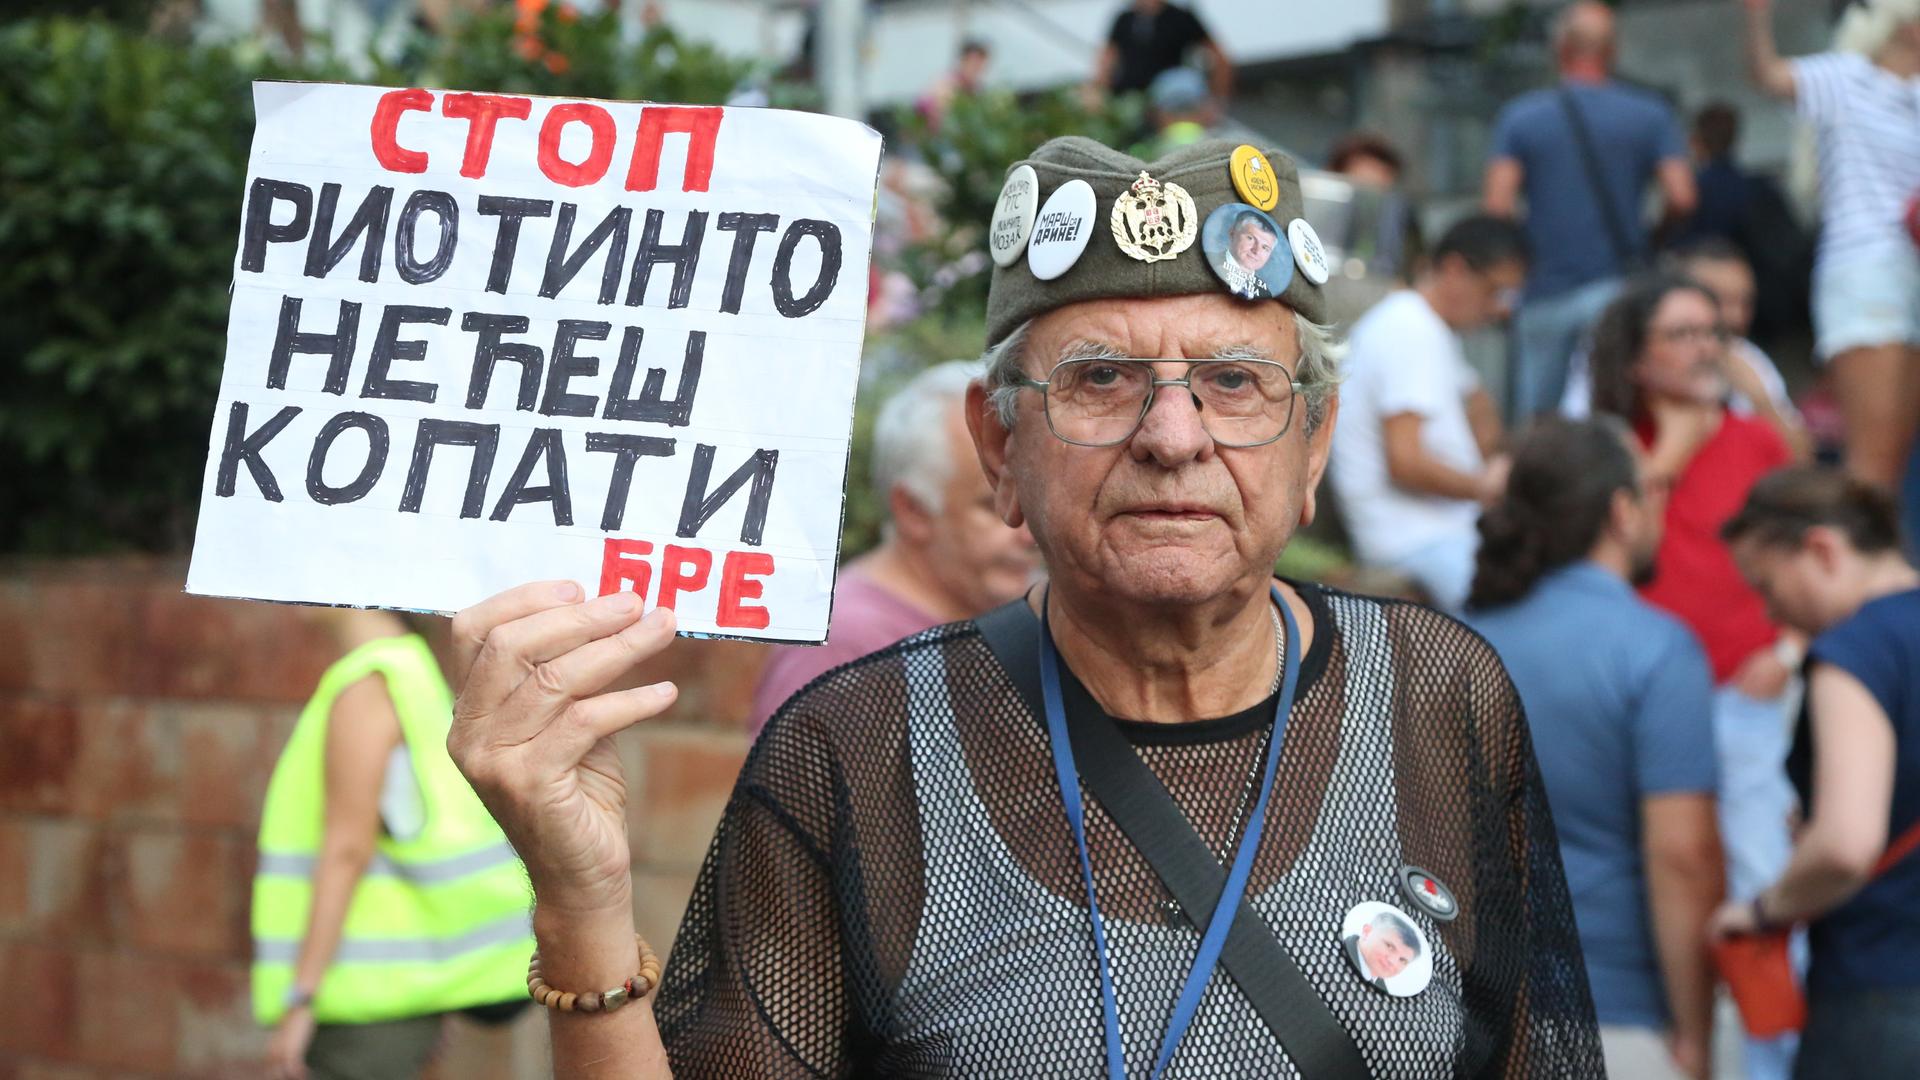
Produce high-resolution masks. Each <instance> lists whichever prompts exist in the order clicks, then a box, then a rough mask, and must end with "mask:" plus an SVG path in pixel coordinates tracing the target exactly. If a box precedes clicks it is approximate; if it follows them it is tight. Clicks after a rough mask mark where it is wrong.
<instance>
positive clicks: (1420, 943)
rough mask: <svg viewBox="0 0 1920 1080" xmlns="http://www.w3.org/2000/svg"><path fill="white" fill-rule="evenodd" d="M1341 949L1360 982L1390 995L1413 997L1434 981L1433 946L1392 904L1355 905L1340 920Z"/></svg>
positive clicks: (1375, 902)
mask: <svg viewBox="0 0 1920 1080" xmlns="http://www.w3.org/2000/svg"><path fill="white" fill-rule="evenodd" d="M1340 951H1341V953H1343V954H1344V955H1345V956H1346V958H1347V963H1349V964H1352V965H1353V969H1354V970H1355V971H1356V972H1358V973H1359V974H1360V978H1361V980H1362V981H1363V982H1365V983H1366V984H1367V985H1368V986H1371V987H1373V988H1374V989H1375V990H1378V991H1380V992H1381V993H1383V994H1387V995H1389V996H1391V997H1412V996H1413V995H1415V994H1417V993H1419V992H1420V991H1422V990H1425V989H1426V988H1427V984H1428V983H1430V982H1432V981H1433V946H1432V945H1431V944H1429V943H1428V941H1427V936H1426V935H1425V934H1423V933H1421V932H1420V927H1419V926H1418V925H1416V924H1415V923H1414V921H1413V917H1412V916H1410V915H1408V914H1407V913H1406V912H1404V911H1401V910H1400V909H1399V908H1397V907H1394V906H1393V905H1392V904H1383V903H1381V902H1379V901H1378V900H1369V901H1367V902H1365V903H1362V904H1355V905H1354V906H1353V908H1352V910H1350V911H1348V912H1347V916H1346V918H1344V919H1342V920H1341V921H1340Z"/></svg>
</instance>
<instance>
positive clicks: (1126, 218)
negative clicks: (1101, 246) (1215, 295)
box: [1112, 172, 1200, 262]
mask: <svg viewBox="0 0 1920 1080" xmlns="http://www.w3.org/2000/svg"><path fill="white" fill-rule="evenodd" d="M1112 225H1113V239H1114V241H1115V242H1116V243H1118V244H1119V245H1120V250H1121V251H1124V252H1126V253H1127V255H1128V256H1129V257H1131V258H1135V259H1138V260H1140V261H1141V262H1159V261H1160V260H1162V259H1171V258H1173V257H1174V256H1175V255H1178V254H1180V253H1181V252H1183V251H1185V250H1187V249H1188V248H1190V247H1192V246H1193V238H1194V237H1195V236H1196V235H1197V234H1198V233H1199V229H1200V223H1199V221H1198V220H1196V214H1195V211H1194V208H1193V196H1191V195H1188V194H1187V189H1186V188H1183V187H1181V186H1180V185H1179V184H1171V183H1170V184H1162V183H1160V181H1158V180H1155V179H1154V178H1153V177H1151V176H1148V175H1147V174H1146V173H1144V172H1142V173H1141V174H1140V179H1138V180H1135V181H1134V182H1133V186H1132V187H1130V188H1128V189H1127V190H1126V191H1123V192H1121V193H1120V196H1119V197H1118V198H1116V199H1114V200H1113V217H1112Z"/></svg>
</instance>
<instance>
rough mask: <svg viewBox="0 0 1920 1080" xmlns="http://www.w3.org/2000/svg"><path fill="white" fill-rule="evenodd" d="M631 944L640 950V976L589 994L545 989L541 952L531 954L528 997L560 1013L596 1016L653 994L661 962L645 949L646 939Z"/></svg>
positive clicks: (545, 982)
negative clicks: (611, 987)
mask: <svg viewBox="0 0 1920 1080" xmlns="http://www.w3.org/2000/svg"><path fill="white" fill-rule="evenodd" d="M633 943H634V945H635V946H637V947H638V948H639V950H640V972H639V974H637V975H635V976H634V977H632V978H631V979H628V980H627V981H626V982H623V983H621V984H620V985H619V986H616V987H614V988H613V989H611V990H601V991H594V992H588V993H584V994H581V993H574V992H572V991H561V990H556V989H554V988H553V987H551V986H548V985H547V980H546V979H545V978H544V977H543V976H542V975H541V974H540V950H538V949H535V950H534V951H533V957H532V959H530V960H528V961H527V996H528V997H531V998H533V1000H535V1001H537V1002H539V1003H540V1004H541V1005H542V1006H544V1007H546V1008H549V1009H557V1010H559V1011H560V1012H583V1013H599V1012H612V1011H613V1010H615V1009H617V1008H619V1007H620V1006H622V1005H625V1004H626V1003H628V1002H629V1001H637V1000H639V999H640V998H643V997H646V996H647V995H648V994H650V993H652V992H653V989H654V987H656V986H659V985H660V958H659V957H658V956H655V955H654V954H653V950H652V949H650V948H648V947H647V942H646V939H645V938H642V937H641V936H640V935H639V934H635V935H633Z"/></svg>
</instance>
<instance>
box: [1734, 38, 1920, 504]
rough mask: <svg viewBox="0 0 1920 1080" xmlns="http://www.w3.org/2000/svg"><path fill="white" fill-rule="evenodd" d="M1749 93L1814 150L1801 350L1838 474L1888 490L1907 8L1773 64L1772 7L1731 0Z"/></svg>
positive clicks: (1904, 365)
mask: <svg viewBox="0 0 1920 1080" xmlns="http://www.w3.org/2000/svg"><path fill="white" fill-rule="evenodd" d="M1742 2H1743V3H1744V4H1745V6H1746V15H1747V30H1746V37H1747V59H1748V64H1749V67H1750V68H1751V71H1752V75H1753V79H1754V81H1755V83H1757V84H1758V85H1759V86H1760V88H1761V89H1762V90H1765V91H1766V92H1767V93H1769V94H1772V95H1773V96H1775V97H1778V98H1781V99H1784V100H1789V101H1792V102H1793V103H1794V108H1795V110H1796V111H1797V112H1798V113H1799V114H1800V116H1801V117H1802V118H1803V119H1804V120H1806V121H1807V122H1808V123H1809V124H1810V125H1812V127H1813V129H1814V133H1815V135H1816V139H1817V144H1818V149H1819V176H1820V192H1821V200H1822V203H1823V207H1822V214H1821V218H1822V228H1821V235H1820V246H1819V250H1818V251H1817V252H1816V253H1815V256H1814V269H1813V325H1814V339H1815V340H1814V345H1815V349H1816V351H1817V352H1818V353H1819V355H1820V356H1821V357H1822V358H1824V359H1825V360H1826V361H1827V362H1828V363H1829V364H1831V365H1832V366H1833V379H1834V392H1835V395H1836V396H1837V397H1838V398H1839V404H1840V409H1841V412H1842V414H1843V417H1844V419H1845V421H1846V443H1847V471H1848V472H1850V473H1852V474H1853V475H1854V476H1857V477H1859V478H1860V479H1862V480H1865V481H1867V482H1868V483H1870V484H1873V485H1874V486H1876V487H1879V488H1881V489H1882V490H1886V491H1893V490H1895V489H1897V488H1898V486H1899V484H1900V481H1901V477H1902V475H1903V474H1904V472H1905V470H1906V467H1907V459H1908V452H1909V450H1910V448H1911V447H1912V445H1913V440H1914V434H1915V431H1916V427H1917V426H1920V248H1916V246H1915V243H1914V239H1913V237H1912V236H1910V235H1909V234H1908V232H1907V230H1906V227H1905V224H1904V219H1905V217H1906V215H1907V212H1908V209H1909V207H1910V206H1911V205H1912V204H1913V202H1914V200H1915V198H1916V196H1920V0H1871V2H1868V3H1860V4H1855V5H1853V6H1852V7H1851V8H1849V9H1848V11H1847V14H1846V15H1845V17H1843V18H1842V19H1841V21H1840V25H1839V27H1838V28H1837V30H1836V31H1835V34H1834V48H1833V49H1832V50H1831V51H1828V52H1824V53H1818V54H1815V55H1812V56H1802V57H1796V58H1794V59H1792V60H1787V59H1782V58H1781V56H1780V54H1779V52H1778V50H1777V48H1776V47H1775V45H1774V37H1773V23H1772V10H1771V8H1772V0H1742Z"/></svg>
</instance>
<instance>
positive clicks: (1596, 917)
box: [1468, 419, 1725, 1080]
mask: <svg viewBox="0 0 1920 1080" xmlns="http://www.w3.org/2000/svg"><path fill="white" fill-rule="evenodd" d="M1629 438H1630V436H1629V434H1628V432H1627V431H1626V430H1625V428H1624V426H1622V425H1620V424H1619V423H1618V422H1616V421H1613V420H1609V419H1603V420H1588V421H1581V422H1574V421H1568V420H1560V419H1550V420H1544V421H1541V422H1540V423H1539V424H1536V425H1535V426H1534V427H1533V428H1532V429H1530V430H1529V431H1527V432H1526V433H1525V434H1524V435H1522V437H1521V438H1520V439H1519V440H1518V442H1517V444H1516V445H1515V448H1514V458H1513V472H1512V474H1511V475H1510V477H1509V479H1508V483H1507V490H1506V494H1505V495H1504V496H1503V497H1502V499H1501V501H1500V502H1498V503H1497V504H1495V505H1494V506H1492V507H1491V508H1489V509H1488V510H1487V512H1486V514H1485V516H1484V517H1482V518H1481V523H1480V531H1481V547H1480V554H1479V562H1478V566H1477V570H1476V574H1475V577H1474V583H1473V593H1472V595H1471V597H1470V598H1469V600H1468V604H1469V608H1470V613H1469V617H1468V621H1469V622H1471V623H1472V625H1473V626H1474V627H1475V628H1476V629H1478V630H1479V631H1480V632H1481V633H1482V634H1484V635H1486V638H1487V640H1488V641H1489V642H1491V643H1492V645H1493V647H1494V649H1495V650H1497V651H1498V652H1499V654H1500V658H1501V660H1503V661H1504V662H1505V663H1506V666H1507V670H1508V672H1509V673H1511V675H1512V677H1513V682H1514V686H1515V687H1516V688H1518V690H1519V691H1520V700H1521V703H1522V704H1523V705H1524V706H1525V708H1526V711H1527V720H1528V727H1529V728H1530V730H1531V732H1532V735H1533V743H1534V752H1535V754H1536V755H1537V756H1538V758H1539V761H1540V772H1541V775H1542V777H1543V778H1544V780H1545V783H1546V788H1547V796H1548V799H1549V800H1550V802H1551V803H1552V805H1553V819H1554V826H1555V828H1556V830H1557V831H1558V833H1559V835H1560V850H1561V854H1562V856H1563V857H1564V858H1565V860H1566V869H1567V886H1568V888H1569V890H1570V891H1571V892H1572V894H1573V907H1574V914H1575V918H1576V921H1577V922H1578V923H1579V927H1580V944H1581V949H1582V951H1583V952H1585V954H1586V960H1587V972H1588V977H1589V979H1590V981H1591V985H1592V989H1593V1003H1594V1010H1595V1012H1596V1013H1597V1014H1598V1016H1599V1019H1600V1040H1601V1046H1602V1050H1603V1052H1604V1054H1605V1055H1606V1059H1607V1072H1608V1074H1609V1075H1612V1076H1630V1077H1634V1078H1635V1080H1648V1078H1654V1080H1659V1078H1668V1077H1705V1076H1707V1075H1708V1063H1709V1055H1708V1046H1709V1043H1710V1032H1711V1029H1712V1013H1713V983H1714V979H1713V974H1712V969H1711V966H1710V961H1709V958H1708V955H1707V952H1706V936H1705V925H1706V920H1707V917H1708V915H1709V914H1710V913H1711V912H1712V911H1713V909H1714V907H1715V905H1716V904H1718V903H1719V901H1720V899H1721V896H1722V895H1723V893H1724V891H1725V882H1724V874H1723V871H1722V868H1721V851H1720V836H1719V829H1718V828H1717V826H1716V824H1715V805H1714V783H1715V772H1714V769H1715V764H1714V763H1715V757H1714V742H1713V677H1712V673H1711V671H1710V669H1709V667H1708V665H1707V658H1706V654H1705V652H1704V651H1703V650H1702V649H1701V648H1700V645H1699V643H1698V642H1697V641H1695V640H1694V637H1693V634H1692V633H1691V632H1690V631H1688V630H1687V628H1686V627H1685V626H1684V625H1683V624H1682V623H1681V622H1680V621H1679V620H1677V619H1675V618H1673V617H1672V616H1670V615H1668V614H1666V613H1665V612H1663V611H1660V610H1659V609H1657V608H1654V607H1653V606H1652V605H1650V604H1647V603H1646V602H1644V601H1642V600H1641V599H1640V598H1639V597H1638V596H1636V595H1635V593H1634V591H1633V586H1632V584H1631V582H1633V581H1634V580H1636V579H1637V578H1640V577H1644V576H1645V575H1646V574H1647V573H1649V572H1650V571H1651V569H1652V567H1653V555H1654V552H1655V550H1656V549H1657V548H1658V547H1659V543H1660V534H1661V525H1662V518H1663V515H1664V513H1665V496H1664V492H1662V491H1659V490H1650V489H1649V488H1648V486H1647V481H1646V480H1645V479H1644V477H1643V475H1642V473H1643V469H1642V468H1641V465H1640V463H1639V461H1638V460H1637V458H1638V455H1637V453H1636V452H1635V451H1634V450H1633V449H1632V448H1631V447H1630V445H1629V441H1628V440H1629Z"/></svg>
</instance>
